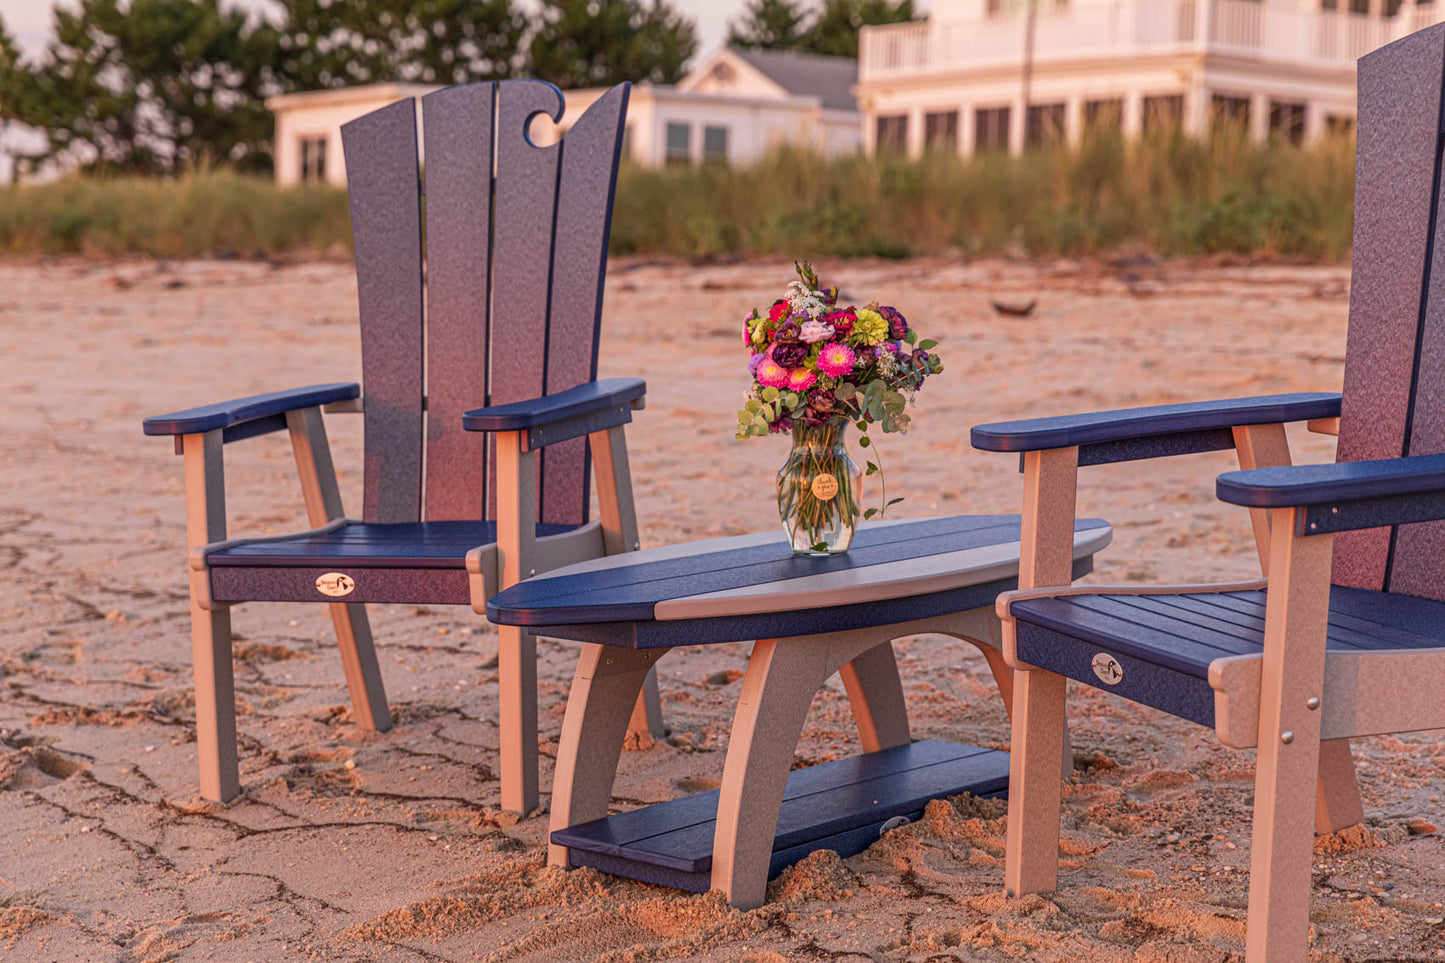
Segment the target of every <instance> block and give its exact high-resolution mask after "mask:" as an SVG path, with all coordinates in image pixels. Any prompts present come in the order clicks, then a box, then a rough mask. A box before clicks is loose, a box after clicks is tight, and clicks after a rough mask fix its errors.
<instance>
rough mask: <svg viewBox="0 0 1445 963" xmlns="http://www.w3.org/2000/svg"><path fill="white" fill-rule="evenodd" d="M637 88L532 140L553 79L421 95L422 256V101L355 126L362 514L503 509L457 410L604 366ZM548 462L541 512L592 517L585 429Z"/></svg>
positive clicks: (556, 106) (537, 391)
mask: <svg viewBox="0 0 1445 963" xmlns="http://www.w3.org/2000/svg"><path fill="white" fill-rule="evenodd" d="M628 90H629V85H627V84H621V85H619V86H618V87H616V88H614V89H613V90H611V91H608V92H607V93H605V94H604V95H603V96H602V97H601V98H599V99H598V100H597V101H596V102H595V103H594V104H593V105H592V106H591V107H590V108H589V109H588V110H587V111H586V112H585V113H584V114H583V115H582V116H581V118H580V119H579V120H578V121H577V123H576V126H575V127H574V128H573V129H572V130H571V131H570V132H568V133H567V134H566V135H565V137H564V138H563V139H562V140H560V141H559V142H557V143H554V144H551V145H548V146H537V145H536V144H534V143H532V142H531V140H530V138H529V136H528V128H529V126H530V124H531V122H532V119H533V118H535V117H536V116H537V115H538V114H546V115H547V116H548V117H550V118H552V120H553V121H554V122H555V121H560V120H561V119H562V112H563V109H564V105H563V100H562V93H561V91H559V90H558V89H557V88H556V87H554V86H552V85H551V84H547V83H542V82H539V81H524V80H512V81H501V82H496V83H480V84H470V85H467V86H463V87H452V88H448V89H445V90H439V91H436V92H434V93H431V94H428V95H427V96H426V97H424V98H423V100H422V120H423V127H424V132H425V141H426V143H425V146H426V151H425V157H426V181H425V185H424V188H425V191H424V198H425V205H424V207H425V217H426V245H425V246H426V252H425V262H424V261H423V252H422V230H421V228H422V224H421V217H422V215H421V210H422V207H423V205H422V200H423V191H422V185H421V184H420V177H419V162H418V156H417V131H416V111H415V106H414V102H413V101H412V100H411V99H410V98H408V99H406V100H403V101H400V102H398V103H396V104H392V105H391V106H389V107H385V108H382V109H381V110H378V111H373V112H372V113H370V114H368V115H366V116H365V117H362V118H360V119H359V120H355V121H352V122H351V123H350V124H347V125H346V126H345V127H344V128H343V138H344V145H345V148H346V169H347V176H348V178H349V179H350V192H351V209H352V229H353V235H354V237H355V241H356V269H357V286H358V290H359V292H360V296H361V321H362V369H363V375H364V378H365V384H364V386H363V388H364V391H365V395H364V399H365V409H366V494H365V498H364V503H365V517H366V519H367V520H368V521H382V522H394V521H415V520H417V519H418V518H421V517H423V515H422V513H423V511H424V512H425V518H427V519H428V520H447V519H481V518H489V517H495V514H496V482H495V478H496V474H495V455H494V454H491V455H489V454H488V442H487V439H486V437H485V436H482V435H476V434H473V433H470V432H467V431H464V430H463V429H462V425H461V418H462V413H463V412H464V411H467V410H469V409H472V408H480V407H482V406H484V405H489V404H490V405H499V404H508V403H510V402H515V401H525V400H527V399H530V398H536V397H540V396H542V395H546V394H552V393H555V392H558V391H563V390H566V389H567V388H571V387H574V386H576V385H579V384H583V383H586V382H588V381H591V380H594V379H595V378H596V375H597V339H598V328H599V326H600V323H601V313H602V283H603V278H604V274H605V270H606V263H607V239H608V234H609V231H610V228H611V213H612V200H613V191H614V188H615V185H616V180H617V165H618V160H619V158H620V156H621V148H622V134H623V119H624V117H625V115H626V110H627V97H628ZM423 285H425V303H423ZM423 343H425V345H426V365H425V398H426V402H425V413H423V402H422V398H423V387H422V386H423V364H422V352H423ZM423 460H425V467H426V474H425V489H426V490H425V499H424V500H423V497H422V477H423V476H422V463H423ZM538 471H539V472H540V486H539V496H538V516H539V519H540V520H541V521H544V522H555V523H562V524H580V523H582V522H585V521H586V520H587V515H588V474H589V472H588V453H587V446H586V442H585V440H581V439H578V440H574V441H570V442H565V443H563V444H560V445H556V446H553V447H550V448H548V449H547V450H545V451H544V452H543V453H542V457H541V458H540V459H539V466H538Z"/></svg>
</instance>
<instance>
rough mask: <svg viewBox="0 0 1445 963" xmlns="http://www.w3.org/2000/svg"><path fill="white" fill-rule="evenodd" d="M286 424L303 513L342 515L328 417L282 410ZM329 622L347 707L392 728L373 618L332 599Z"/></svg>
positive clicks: (316, 520) (360, 719) (325, 517)
mask: <svg viewBox="0 0 1445 963" xmlns="http://www.w3.org/2000/svg"><path fill="white" fill-rule="evenodd" d="M286 427H287V429H288V432H289V434H290V435H291V451H292V453H293V454H294V455H295V456H296V473H297V474H298V475H299V476H300V478H301V495H302V497H303V498H304V499H305V502H306V517H307V519H308V520H309V521H310V523H311V525H312V526H314V527H318V528H319V527H320V526H322V525H325V524H326V523H327V522H329V521H333V520H335V519H338V518H344V517H346V513H345V511H343V510H342V507H341V489H340V487H339V486H338V485H337V484H336V466H335V465H334V464H333V463H332V461H331V446H330V444H329V443H328V442H327V440H326V423H325V421H324V420H323V418H322V415H321V409H320V408H302V409H300V410H297V411H289V412H287V413H286ZM328 607H329V608H330V610H331V624H332V625H333V626H334V627H335V629H336V645H337V648H338V649H340V651H341V667H342V671H343V672H345V674H346V688H347V691H348V693H349V694H350V696H351V713H352V715H353V716H354V717H355V719H356V724H357V725H358V726H360V727H361V728H363V729H370V730H373V731H376V732H385V731H387V730H388V729H390V728H391V709H390V708H389V707H388V706H387V703H386V687H385V685H384V684H383V683H382V680H381V666H380V665H379V664H378V663H377V660H376V646H375V645H374V644H373V642H372V639H371V623H370V622H369V621H368V620H367V617H366V606H365V605H364V604H362V603H359V602H332V603H330V604H329V606H328Z"/></svg>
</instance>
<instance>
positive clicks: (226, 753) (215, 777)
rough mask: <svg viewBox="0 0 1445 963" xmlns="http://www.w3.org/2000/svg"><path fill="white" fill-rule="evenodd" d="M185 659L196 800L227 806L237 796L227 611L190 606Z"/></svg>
mask: <svg viewBox="0 0 1445 963" xmlns="http://www.w3.org/2000/svg"><path fill="white" fill-rule="evenodd" d="M191 659H192V662H193V664H194V666H195V673H196V750H197V752H198V753H199V756H200V768H201V796H202V797H204V798H206V799H209V800H211V801H212V802H230V801H231V800H232V799H235V798H236V797H237V796H238V795H240V793H241V774H240V767H239V765H238V763H237V759H236V685H235V677H234V675H233V672H232V666H231V610H230V609H228V608H226V607H224V606H218V607H216V608H212V609H210V610H206V609H203V608H201V607H200V605H199V604H197V603H196V602H194V601H192V602H191Z"/></svg>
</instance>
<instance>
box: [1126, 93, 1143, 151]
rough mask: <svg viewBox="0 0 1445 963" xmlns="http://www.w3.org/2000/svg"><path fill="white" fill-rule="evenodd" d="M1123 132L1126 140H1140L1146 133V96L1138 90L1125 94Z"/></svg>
mask: <svg viewBox="0 0 1445 963" xmlns="http://www.w3.org/2000/svg"><path fill="white" fill-rule="evenodd" d="M1123 131H1124V139H1125V140H1138V139H1139V135H1140V134H1142V133H1144V94H1143V93H1142V92H1140V91H1138V90H1131V91H1129V92H1128V93H1126V94H1124V117H1123Z"/></svg>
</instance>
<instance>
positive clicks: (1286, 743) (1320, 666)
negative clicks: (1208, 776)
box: [1245, 508, 1334, 963]
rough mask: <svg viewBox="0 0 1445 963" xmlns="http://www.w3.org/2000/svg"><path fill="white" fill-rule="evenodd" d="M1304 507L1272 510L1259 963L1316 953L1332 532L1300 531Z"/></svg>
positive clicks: (1260, 787)
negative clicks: (1314, 899) (1315, 858)
mask: <svg viewBox="0 0 1445 963" xmlns="http://www.w3.org/2000/svg"><path fill="white" fill-rule="evenodd" d="M1296 512H1297V510H1296V509H1292V508H1290V509H1275V510H1272V511H1271V513H1270V515H1271V518H1270V555H1269V567H1270V580H1269V597H1268V602H1267V604H1266V607H1265V625H1264V664H1263V671H1262V674H1261V680H1260V705H1259V756H1258V761H1257V763H1256V766H1257V769H1256V772H1255V780H1254V837H1253V842H1252V844H1251V846H1252V848H1251V851H1250V874H1249V931H1248V935H1247V937H1246V942H1245V957H1246V959H1247V960H1249V961H1251V963H1266V961H1268V963H1280V961H1289V960H1300V961H1303V960H1304V959H1305V957H1306V955H1307V951H1308V932H1309V905H1310V860H1311V857H1312V855H1313V850H1314V823H1313V818H1312V816H1313V813H1314V806H1313V804H1314V802H1315V797H1316V785H1317V780H1318V778H1319V762H1320V718H1321V716H1322V715H1323V713H1322V712H1321V711H1320V700H1321V698H1322V696H1323V690H1324V677H1325V637H1326V632H1327V631H1328V627H1329V614H1330V561H1331V558H1332V554H1333V547H1334V546H1333V541H1334V536H1333V535H1304V536H1300V535H1296V534H1295V520H1296V518H1295V516H1296Z"/></svg>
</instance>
